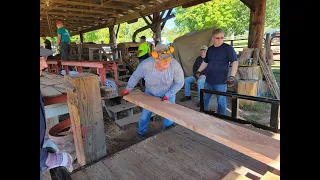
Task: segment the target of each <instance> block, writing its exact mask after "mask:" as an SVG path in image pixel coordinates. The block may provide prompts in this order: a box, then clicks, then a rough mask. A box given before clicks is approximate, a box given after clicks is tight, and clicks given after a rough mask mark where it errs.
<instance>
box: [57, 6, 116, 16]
mask: <svg viewBox="0 0 320 180" xmlns="http://www.w3.org/2000/svg"><path fill="white" fill-rule="evenodd" d="M59 10H62V11H77V12H86V13H98V14H110V15H117V14H116V13H115V12H110V11H109V12H108V11H99V10H89V9H79V8H67V7H59ZM51 12H52V11H51Z"/></svg>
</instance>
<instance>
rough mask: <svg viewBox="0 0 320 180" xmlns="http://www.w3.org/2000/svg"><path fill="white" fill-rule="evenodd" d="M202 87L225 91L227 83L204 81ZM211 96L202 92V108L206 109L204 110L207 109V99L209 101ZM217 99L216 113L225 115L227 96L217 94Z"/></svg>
mask: <svg viewBox="0 0 320 180" xmlns="http://www.w3.org/2000/svg"><path fill="white" fill-rule="evenodd" d="M204 89H208V90H215V91H220V92H226V91H227V84H215V85H211V84H208V83H207V82H206V83H205V84H204ZM211 96H212V94H207V93H204V110H206V111H207V110H208V106H209V101H210V98H211ZM217 100H218V113H219V114H223V115H226V110H227V97H226V96H220V95H217Z"/></svg>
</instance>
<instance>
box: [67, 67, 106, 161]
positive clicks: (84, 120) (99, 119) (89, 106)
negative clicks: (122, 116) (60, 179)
mask: <svg viewBox="0 0 320 180" xmlns="http://www.w3.org/2000/svg"><path fill="white" fill-rule="evenodd" d="M65 81H67V82H68V83H70V84H71V85H73V86H74V87H75V92H72V91H71V90H69V89H67V94H68V108H69V114H70V119H71V127H72V131H73V137H74V143H75V147H76V154H77V159H78V163H79V164H80V165H81V166H83V165H85V164H88V163H90V162H92V161H95V160H98V159H100V158H102V157H104V156H106V155H107V149H106V139H105V134H104V122H103V114H102V107H101V95H100V88H99V81H98V76H96V75H93V74H90V73H80V74H76V75H66V76H65Z"/></svg>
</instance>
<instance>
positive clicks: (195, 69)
mask: <svg viewBox="0 0 320 180" xmlns="http://www.w3.org/2000/svg"><path fill="white" fill-rule="evenodd" d="M198 64H199V62H198V58H197V59H196V61H195V62H194V64H193V68H192V72H193V76H195V75H196V72H197V70H198V69H199V65H198Z"/></svg>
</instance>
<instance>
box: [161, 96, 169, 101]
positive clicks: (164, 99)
mask: <svg viewBox="0 0 320 180" xmlns="http://www.w3.org/2000/svg"><path fill="white" fill-rule="evenodd" d="M168 100H169V98H168V96H166V95H164V96H163V97H162V98H161V101H168Z"/></svg>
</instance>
